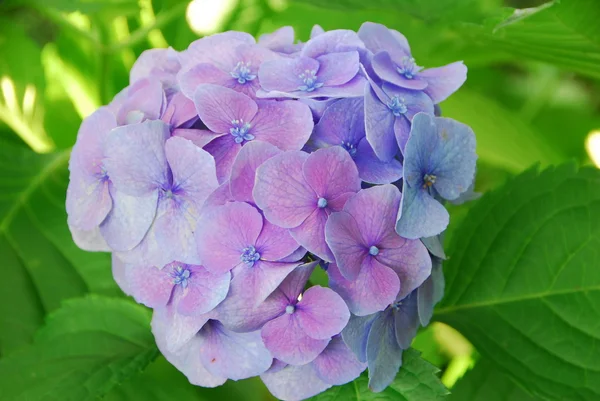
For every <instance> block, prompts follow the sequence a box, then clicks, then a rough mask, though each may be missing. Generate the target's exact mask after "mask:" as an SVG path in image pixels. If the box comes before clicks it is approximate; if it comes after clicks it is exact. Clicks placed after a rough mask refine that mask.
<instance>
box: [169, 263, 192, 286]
mask: <svg viewBox="0 0 600 401" xmlns="http://www.w3.org/2000/svg"><path fill="white" fill-rule="evenodd" d="M191 275H192V272H191V271H190V269H188V268H186V267H183V266H176V267H174V268H173V271H171V277H172V278H173V284H175V285H180V286H181V287H183V288H186V287H187V286H188V281H189V278H190V276H191Z"/></svg>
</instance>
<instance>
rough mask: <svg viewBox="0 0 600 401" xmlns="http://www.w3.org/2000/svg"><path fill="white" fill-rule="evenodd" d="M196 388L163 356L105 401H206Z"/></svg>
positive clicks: (114, 391)
mask: <svg viewBox="0 0 600 401" xmlns="http://www.w3.org/2000/svg"><path fill="white" fill-rule="evenodd" d="M200 392H201V389H200V387H196V386H194V385H192V384H190V382H189V381H188V379H187V378H186V377H185V376H184V375H183V373H181V372H179V371H178V370H177V369H176V368H175V367H174V366H173V365H171V364H170V363H169V362H167V360H166V359H165V358H163V357H162V356H161V357H159V358H157V359H156V360H155V361H154V362H152V363H151V364H150V366H148V368H147V369H146V370H144V372H143V373H142V374H139V375H136V376H135V377H133V378H131V379H130V380H127V381H126V382H125V383H123V384H121V385H120V386H117V387H115V388H114V389H113V390H112V391H111V392H110V393H108V395H106V397H104V400H105V401H175V400H176V401H206V400H208V399H207V398H205V397H203V396H202V395H201V394H200Z"/></svg>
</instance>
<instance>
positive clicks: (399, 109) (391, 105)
mask: <svg viewBox="0 0 600 401" xmlns="http://www.w3.org/2000/svg"><path fill="white" fill-rule="evenodd" d="M387 107H388V109H390V110H391V112H392V113H393V114H394V115H395V116H396V117H400V116H401V115H403V114H405V113H406V112H407V111H408V108H407V107H406V104H405V103H404V99H403V98H400V97H398V96H394V97H393V98H391V99H390V101H389V102H388V104H387Z"/></svg>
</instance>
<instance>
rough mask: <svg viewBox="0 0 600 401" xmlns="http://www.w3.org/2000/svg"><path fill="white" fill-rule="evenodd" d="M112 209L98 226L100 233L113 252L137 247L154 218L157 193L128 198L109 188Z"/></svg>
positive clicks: (112, 187)
mask: <svg viewBox="0 0 600 401" xmlns="http://www.w3.org/2000/svg"><path fill="white" fill-rule="evenodd" d="M110 193H111V195H112V199H113V208H112V210H111V211H110V213H109V214H108V216H106V219H105V220H104V221H103V222H102V224H101V225H100V232H101V233H102V236H103V237H104V238H105V239H106V243H107V244H108V245H109V246H110V247H111V249H112V250H114V251H121V252H122V251H128V250H130V249H133V248H134V247H135V246H137V245H138V244H139V243H140V242H141V241H142V239H143V238H144V236H145V235H146V233H147V232H148V229H149V228H150V226H151V225H152V222H153V221H154V217H155V216H156V208H157V201H158V191H152V192H150V193H149V194H147V195H145V196H129V195H126V194H124V193H123V192H121V191H118V190H117V189H115V188H114V186H111V191H110Z"/></svg>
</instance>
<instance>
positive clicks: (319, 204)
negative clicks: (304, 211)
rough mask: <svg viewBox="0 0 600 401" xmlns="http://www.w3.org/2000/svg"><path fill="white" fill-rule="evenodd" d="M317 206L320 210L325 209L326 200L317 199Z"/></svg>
mask: <svg viewBox="0 0 600 401" xmlns="http://www.w3.org/2000/svg"><path fill="white" fill-rule="evenodd" d="M317 206H319V207H320V208H321V209H323V208H325V207H327V199H325V198H319V200H318V201H317Z"/></svg>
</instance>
